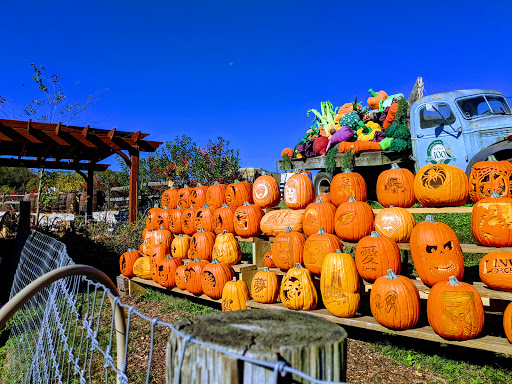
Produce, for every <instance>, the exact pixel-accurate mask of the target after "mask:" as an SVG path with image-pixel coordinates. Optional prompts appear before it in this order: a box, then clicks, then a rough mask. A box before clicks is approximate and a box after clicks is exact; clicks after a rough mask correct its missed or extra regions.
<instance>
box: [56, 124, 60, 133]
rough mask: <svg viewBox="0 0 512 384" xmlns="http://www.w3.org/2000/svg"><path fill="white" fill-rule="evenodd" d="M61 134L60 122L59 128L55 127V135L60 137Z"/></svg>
mask: <svg viewBox="0 0 512 384" xmlns="http://www.w3.org/2000/svg"><path fill="white" fill-rule="evenodd" d="M59 133H60V122H59V124H57V126H56V127H55V134H56V135H57V136H59Z"/></svg>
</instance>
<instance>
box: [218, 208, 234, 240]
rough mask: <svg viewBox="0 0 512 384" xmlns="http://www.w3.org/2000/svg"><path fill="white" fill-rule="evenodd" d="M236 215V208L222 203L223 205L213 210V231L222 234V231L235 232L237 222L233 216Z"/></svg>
mask: <svg viewBox="0 0 512 384" xmlns="http://www.w3.org/2000/svg"><path fill="white" fill-rule="evenodd" d="M234 216H235V209H234V208H232V207H230V206H228V205H227V204H222V207H220V208H217V209H216V210H215V211H214V212H213V231H214V232H215V234H217V235H218V234H220V233H222V231H226V232H229V233H235V223H234V221H233V217H234Z"/></svg>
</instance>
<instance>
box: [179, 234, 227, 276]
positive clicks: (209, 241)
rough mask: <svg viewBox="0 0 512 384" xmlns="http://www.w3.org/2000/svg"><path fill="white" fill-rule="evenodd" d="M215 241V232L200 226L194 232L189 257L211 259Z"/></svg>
mask: <svg viewBox="0 0 512 384" xmlns="http://www.w3.org/2000/svg"><path fill="white" fill-rule="evenodd" d="M214 243H215V233H213V232H208V231H205V230H204V229H203V228H200V229H199V231H198V232H196V233H194V234H193V235H192V238H191V239H190V246H189V248H188V258H189V259H190V260H194V259H195V258H196V257H197V258H198V259H200V260H208V261H211V260H212V252H213V245H214ZM230 280H231V279H230Z"/></svg>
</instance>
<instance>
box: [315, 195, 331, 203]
mask: <svg viewBox="0 0 512 384" xmlns="http://www.w3.org/2000/svg"><path fill="white" fill-rule="evenodd" d="M316 199H317V200H318V199H322V200H323V201H324V203H330V202H331V195H330V194H328V193H321V194H319V195H316ZM331 204H332V203H331Z"/></svg>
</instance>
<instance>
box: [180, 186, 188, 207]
mask: <svg viewBox="0 0 512 384" xmlns="http://www.w3.org/2000/svg"><path fill="white" fill-rule="evenodd" d="M189 199H190V189H189V188H188V186H187V185H185V187H184V188H181V189H179V190H178V205H179V206H180V207H181V208H183V209H186V208H188V207H190V201H189Z"/></svg>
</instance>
